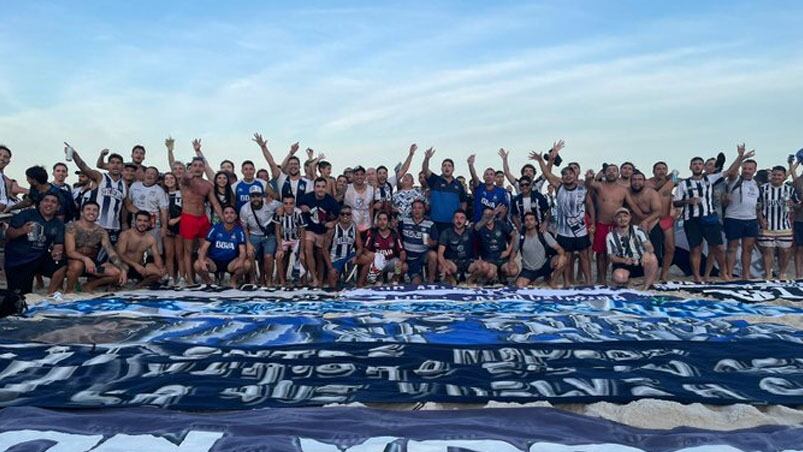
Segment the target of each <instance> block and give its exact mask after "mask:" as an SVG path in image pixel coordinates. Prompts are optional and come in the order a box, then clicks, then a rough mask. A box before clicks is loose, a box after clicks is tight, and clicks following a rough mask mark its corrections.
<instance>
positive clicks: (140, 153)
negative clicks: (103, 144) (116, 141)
mask: <svg viewBox="0 0 803 452" xmlns="http://www.w3.org/2000/svg"><path fill="white" fill-rule="evenodd" d="M108 153H109V150H108V149H104V150H103V151H101V152H100V156H99V157H98V161H97V162H96V165H95V166H96V167H97V168H98V169H102V170H106V171H108V170H109V165H108V164H107V163H105V162H104V161H103V160H104V159H105V158H106V155H107V154H108ZM144 161H145V147H144V146H142V145H141V144H137V145H134V147H133V148H131V161H130V162H128V163H127V165H129V168H131V169H132V170H133V171H134V173H133V174H132V175H131V183H133V182H134V181H138V180H139V181H141V180H143V179H144V178H145V165H144V164H143V162H144ZM129 185H130V183H129Z"/></svg>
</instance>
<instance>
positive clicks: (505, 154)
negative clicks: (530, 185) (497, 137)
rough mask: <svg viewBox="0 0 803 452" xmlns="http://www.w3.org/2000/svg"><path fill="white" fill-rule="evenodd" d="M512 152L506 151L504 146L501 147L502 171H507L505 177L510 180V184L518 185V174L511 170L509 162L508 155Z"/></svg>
mask: <svg viewBox="0 0 803 452" xmlns="http://www.w3.org/2000/svg"><path fill="white" fill-rule="evenodd" d="M509 155H510V152H508V151H506V150H505V149H504V148H499V157H502V172H503V173H505V178H507V181H508V182H510V185H513V186H514V187H517V186H518V185H516V184H518V181H517V180H516V176H514V175H513V173H512V172H510V164H509V163H508V156H509Z"/></svg>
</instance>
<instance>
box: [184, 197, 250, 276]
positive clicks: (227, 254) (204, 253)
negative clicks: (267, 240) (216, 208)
mask: <svg viewBox="0 0 803 452" xmlns="http://www.w3.org/2000/svg"><path fill="white" fill-rule="evenodd" d="M222 219H223V221H222V222H220V223H218V224H216V225H215V226H214V227H213V228H212V229H211V230H210V231H209V234H207V236H206V240H205V241H204V242H203V244H202V245H201V248H200V249H199V250H198V260H197V261H195V271H196V272H197V273H198V274H199V275H201V279H203V280H204V282H205V283H207V284H211V283H212V278H211V276H210V275H209V274H210V273H218V272H220V273H224V272H228V273H230V274H231V275H232V276H231V286H232V287H234V288H236V287H237V284H238V282H239V281H240V278H242V276H243V275H245V274H247V273H248V272H249V271H250V270H251V263H250V262H248V260H247V259H246V257H247V253H246V249H245V242H246V238H245V231H243V228H242V227H240V225H239V224H237V211H236V210H234V206H226V207H225V208H224V209H223V216H222Z"/></svg>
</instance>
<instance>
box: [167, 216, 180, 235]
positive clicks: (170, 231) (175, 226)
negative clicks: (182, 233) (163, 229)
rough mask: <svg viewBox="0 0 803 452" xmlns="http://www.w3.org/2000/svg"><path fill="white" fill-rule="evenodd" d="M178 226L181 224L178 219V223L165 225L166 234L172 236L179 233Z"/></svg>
mask: <svg viewBox="0 0 803 452" xmlns="http://www.w3.org/2000/svg"><path fill="white" fill-rule="evenodd" d="M172 219H173V218H170V220H172ZM168 224H169V223H168ZM180 226H181V222H180V221H179V222H178V223H176V224H173V225H169V226H168V227H167V235H168V236H173V237H175V236H177V235H179V227H180Z"/></svg>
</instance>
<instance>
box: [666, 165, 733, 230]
mask: <svg viewBox="0 0 803 452" xmlns="http://www.w3.org/2000/svg"><path fill="white" fill-rule="evenodd" d="M720 179H722V173H716V174H705V175H703V176H702V177H701V178H700V179H693V178H691V177H690V178H688V179H684V180H682V181H681V182H680V183H678V186H677V189H676V190H675V197H674V200H675V201H684V200H686V199H691V198H700V201H699V202H698V203H697V204H696V205H692V204H687V205H685V206H683V219H684V220H690V219H692V218H700V217H707V216H709V215H711V214H715V213H716V210H715V209H714V197H713V194H714V190H713V186H714V184H715V183H717V181H719V180H720Z"/></svg>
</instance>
